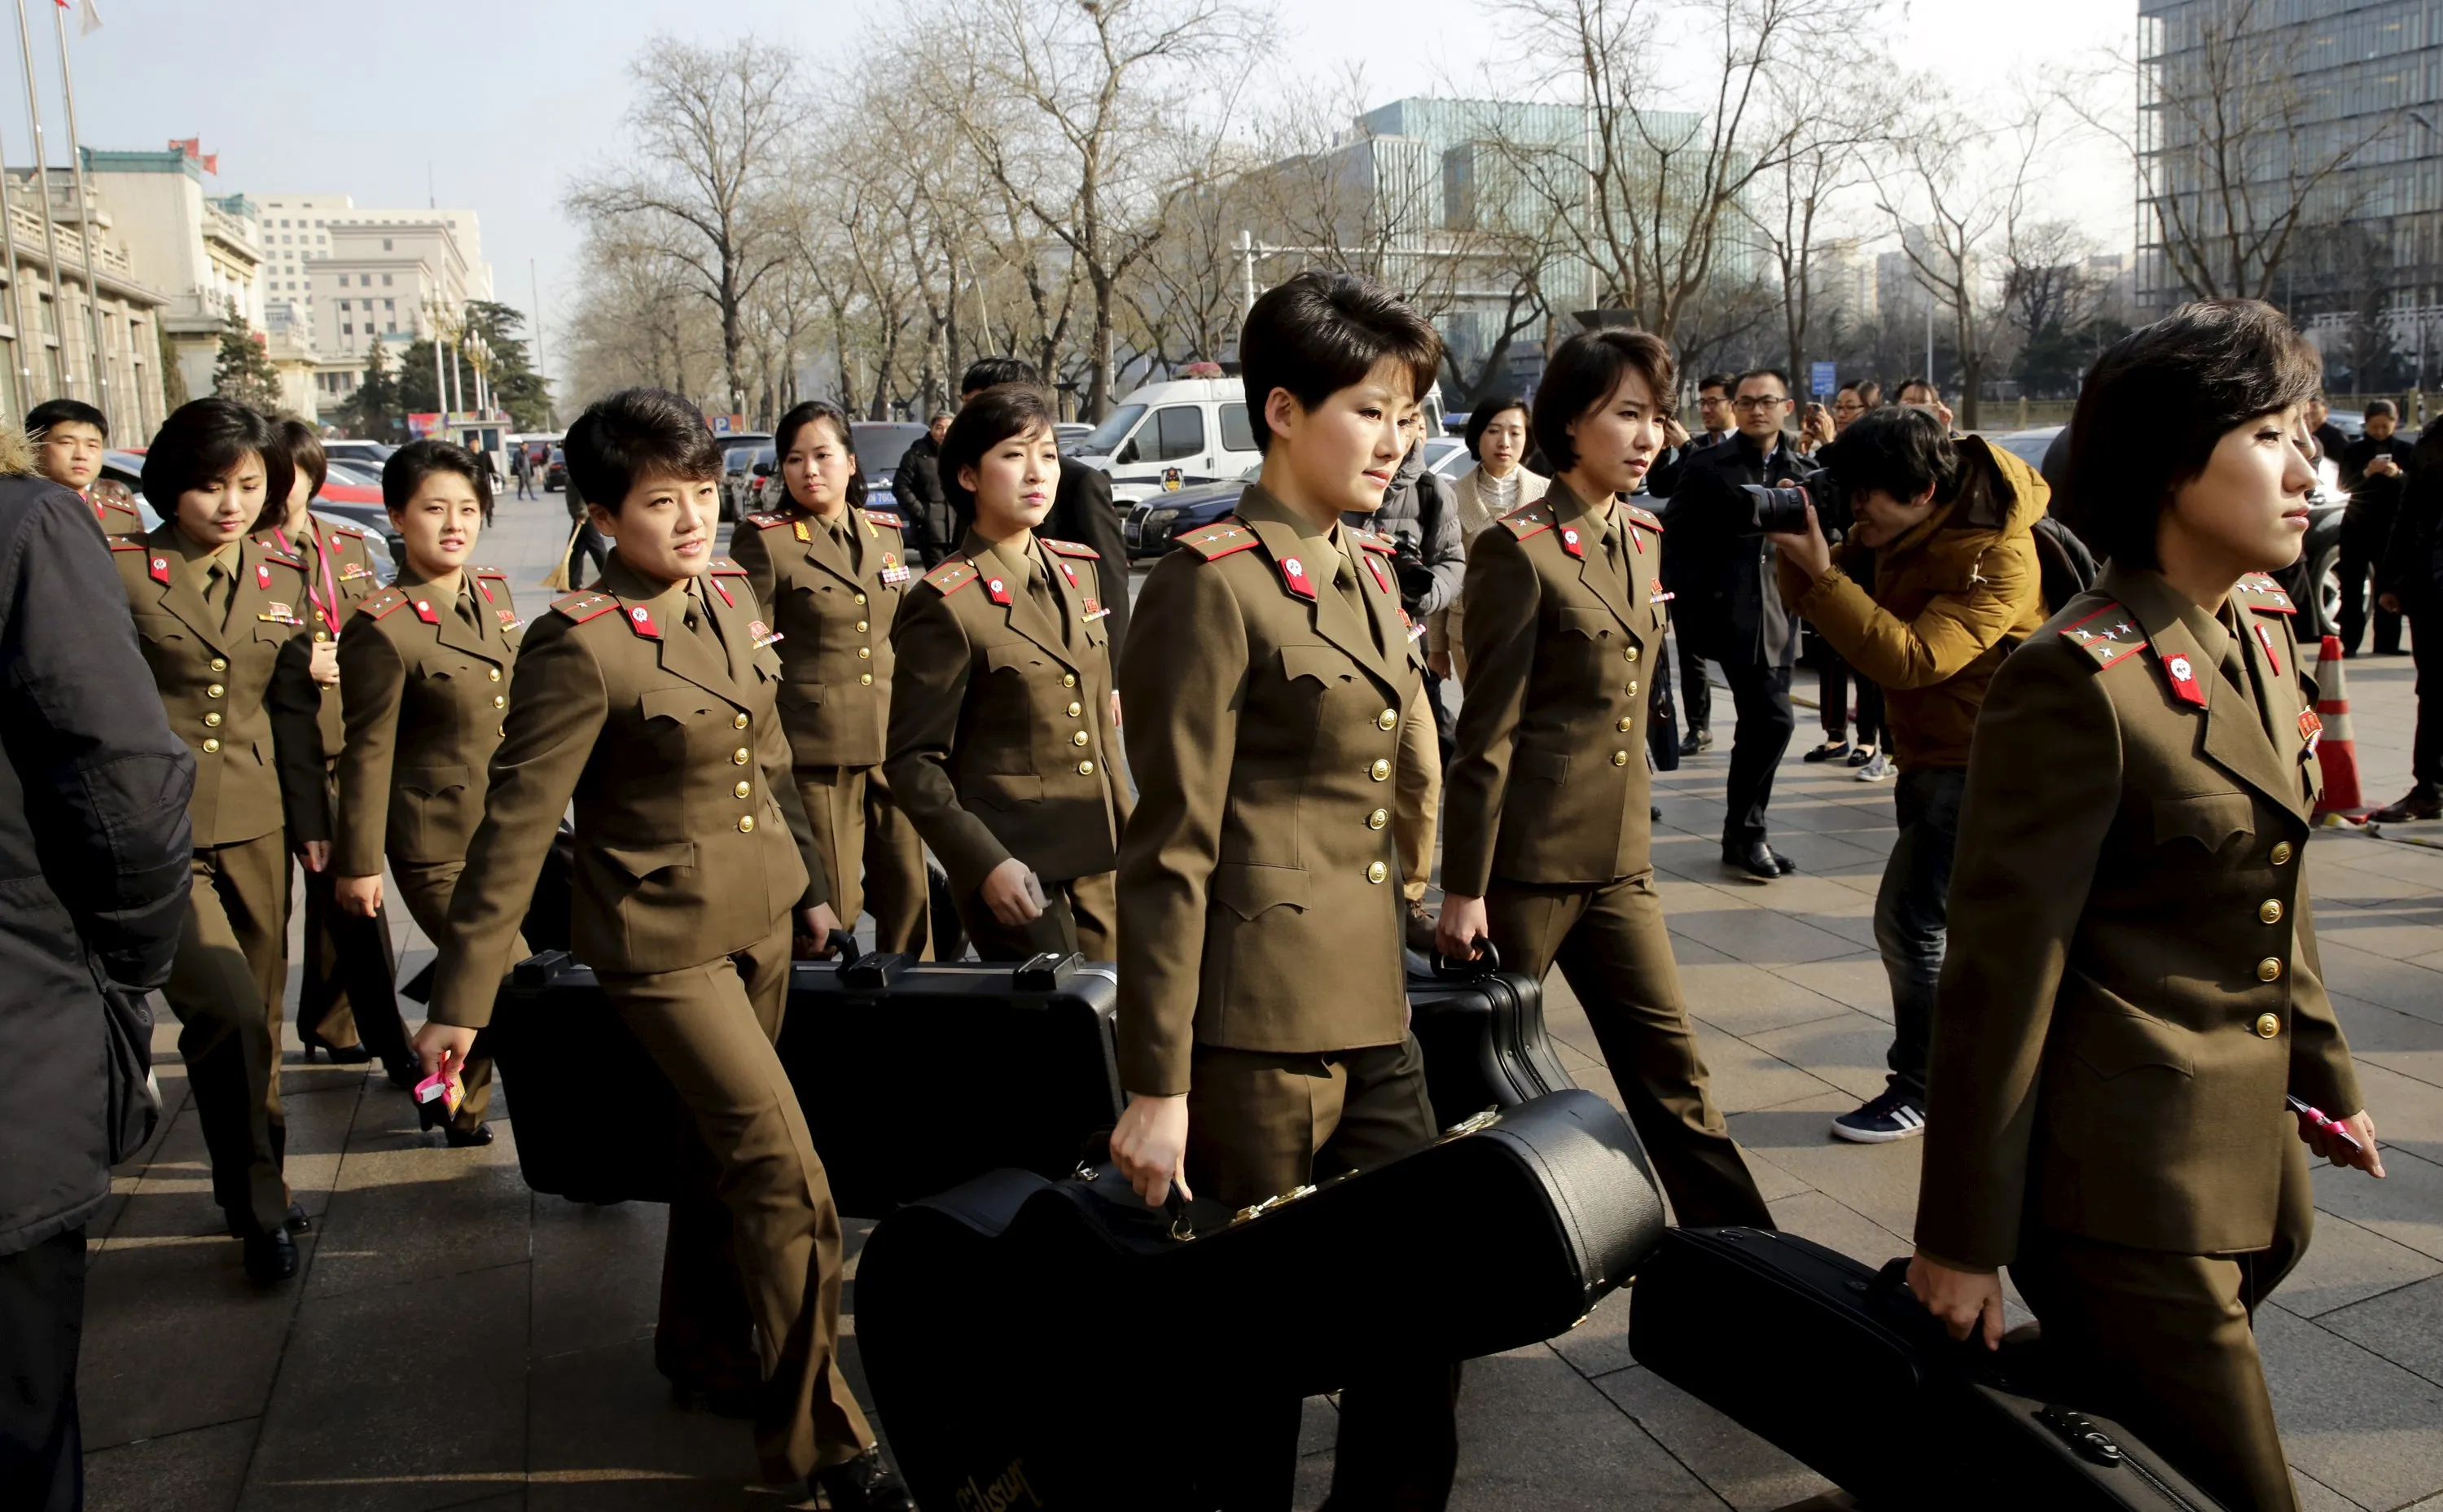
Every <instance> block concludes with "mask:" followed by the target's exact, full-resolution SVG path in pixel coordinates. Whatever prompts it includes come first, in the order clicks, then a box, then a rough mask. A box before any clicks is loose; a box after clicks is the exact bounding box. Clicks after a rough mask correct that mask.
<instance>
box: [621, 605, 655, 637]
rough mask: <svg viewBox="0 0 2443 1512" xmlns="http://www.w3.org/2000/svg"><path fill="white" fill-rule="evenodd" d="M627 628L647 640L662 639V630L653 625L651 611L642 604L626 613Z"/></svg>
mask: <svg viewBox="0 0 2443 1512" xmlns="http://www.w3.org/2000/svg"><path fill="white" fill-rule="evenodd" d="M628 627H629V628H631V629H633V630H634V631H635V632H636V633H637V634H639V635H642V636H644V637H646V638H647V639H649V640H655V641H658V640H660V639H661V638H662V628H661V627H660V626H658V625H656V624H654V623H653V611H652V610H650V609H647V608H646V607H645V606H644V605H642V604H639V605H637V606H636V607H635V608H634V609H632V610H629V611H628Z"/></svg>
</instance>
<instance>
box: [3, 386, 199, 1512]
mask: <svg viewBox="0 0 2443 1512" xmlns="http://www.w3.org/2000/svg"><path fill="white" fill-rule="evenodd" d="M31 471H32V466H31V464H30V463H29V462H28V458H27V454H26V451H25V447H24V445H23V443H21V442H19V441H18V440H17V439H16V437H15V436H14V434H13V433H10V434H9V435H7V436H6V437H0V751H5V754H6V757H7V759H6V760H5V761H0V1066H7V1067H8V1076H9V1094H8V1096H7V1097H5V1098H0V1151H5V1152H7V1157H6V1159H0V1506H6V1507H12V1508H13V1507H26V1508H33V1509H41V1512H52V1509H55V1508H59V1509H64V1508H73V1507H75V1506H78V1505H80V1504H81V1503H82V1498H83V1456H82V1443H81V1440H80V1437H79V1433H78V1427H77V1405H76V1372H77V1350H78V1345H79V1342H80V1339H81V1338H82V1335H83V1328H84V1269H85V1260H84V1237H85V1236H84V1230H85V1225H86V1224H87V1223H88V1222H90V1221H91V1220H92V1218H93V1216H94V1214H95V1213H96V1212H98V1211H101V1205H102V1203H103V1201H104V1200H105V1199H106V1198H107V1197H108V1196H109V1194H110V1161H111V1145H112V1140H113V1122H114V1120H112V1119H111V1116H110V1115H111V1109H112V1104H113V1101H114V1092H116V1093H117V1094H118V1096H119V1102H120V1104H121V1105H122V1106H124V1105H126V1104H127V1102H129V1101H130V1100H131V1099H134V1098H137V1097H140V1096H143V1095H144V1093H143V1091H142V1086H143V1084H142V1082H141V1080H140V1077H141V1071H140V1070H139V1069H138V1066H139V1065H140V1062H141V1057H142V1056H143V1055H145V1054H148V1053H149V1051H150V1045H151V1028H150V1025H149V1024H147V1023H143V1022H141V1018H142V1014H141V1011H140V1010H139V1009H138V1007H137V1005H138V1002H139V1000H140V994H142V993H145V992H148V991H150V990H152V989H154V988H156V987H159V986H160V985H161V984H162V983H164V982H166V981H168V980H169V977H170V961H171V957H172V956H174V954H175V953H176V951H177V948H178V929H179V925H180V923H181V921H182V920H184V919H185V918H186V901H187V884H188V871H189V865H188V863H189V860H190V856H191V849H190V846H189V831H188V823H187V799H188V794H189V792H191V790H192V789H193V787H194V782H195V762H194V757H193V756H191V755H189V754H188V751H187V748H186V746H185V745H184V744H182V743H181V742H180V741H179V740H178V738H176V737H175V736H174V735H172V734H171V733H170V723H169V720H168V717H167V716H165V715H164V714H163V713H162V712H161V704H160V702H159V701H157V700H156V699H155V698H153V697H152V696H151V687H152V674H151V673H150V672H149V671H147V670H146V668H145V665H144V659H143V657H142V655H141V654H139V653H138V650H137V648H136V629H135V626H134V624H133V622H131V621H130V620H129V619H128V617H127V611H126V610H125V608H124V607H123V606H124V604H125V602H126V600H125V597H124V595H123V594H122V593H121V592H120V590H119V573H118V570H117V569H116V568H114V567H113V566H112V565H111V561H110V553H109V551H108V549H107V548H106V547H104V546H103V544H102V537H101V530H100V529H99V528H98V527H97V526H96V525H95V523H94V518H93V511H92V509H91V508H90V507H88V506H87V505H86V504H85V502H84V501H83V500H81V499H79V498H78V497H77V496H76V495H75V494H74V493H73V492H71V491H69V490H68V489H66V488H64V487H61V486H60V485H58V484H56V483H48V482H46V481H44V480H42V479H40V478H34V477H30V476H28V474H30V473H31ZM131 688H138V689H142V690H144V691H143V692H142V694H140V695H139V696H135V697H130V696H129V693H128V690H129V689H131ZM105 993H108V994H109V995H108V996H107V997H106V996H105ZM114 1015H117V1017H116V1019H115V1020H114ZM115 1044H116V1045H117V1046H118V1047H120V1048H122V1049H123V1051H124V1052H125V1053H123V1054H119V1055H114V1054H113V1053H112V1051H113V1047H114V1045H115ZM114 1075H115V1076H116V1082H117V1085H116V1086H115V1087H114Z"/></svg>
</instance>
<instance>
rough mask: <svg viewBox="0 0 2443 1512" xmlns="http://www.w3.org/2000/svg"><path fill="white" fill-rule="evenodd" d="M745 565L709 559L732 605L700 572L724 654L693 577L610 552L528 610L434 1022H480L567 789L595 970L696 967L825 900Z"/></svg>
mask: <svg viewBox="0 0 2443 1512" xmlns="http://www.w3.org/2000/svg"><path fill="white" fill-rule="evenodd" d="M735 571H736V569H735V567H734V565H733V564H731V563H729V562H727V561H726V560H721V559H716V560H715V562H714V564H713V568H712V572H713V573H714V574H723V575H721V576H720V577H719V579H718V583H719V585H720V586H722V587H726V588H727V589H728V590H729V600H728V601H727V602H725V601H724V599H723V598H722V595H721V594H720V592H718V591H717V589H716V587H715V581H714V579H713V578H711V577H710V576H707V578H705V579H699V580H698V582H699V583H701V584H702V588H701V594H702V596H701V597H700V598H699V599H698V600H697V602H698V603H699V605H700V606H701V609H702V610H703V611H704V612H706V613H708V614H710V615H711V617H712V622H713V625H714V627H715V628H716V629H717V631H718V635H719V641H720V648H719V650H718V651H716V649H715V648H714V647H712V646H709V645H707V643H706V641H705V639H704V638H703V637H702V636H699V635H697V634H694V633H691V632H690V631H689V630H688V629H687V628H685V626H686V620H685V616H686V613H687V609H688V603H689V585H687V584H678V585H673V586H670V587H667V588H665V587H662V586H660V585H657V584H653V583H652V582H650V581H648V580H646V579H643V578H640V577H638V576H637V575H636V574H634V573H631V572H630V571H629V570H628V568H627V566H626V564H625V563H623V562H622V561H621V560H620V559H619V556H618V555H617V553H616V552H614V553H613V554H612V556H611V559H610V562H609V563H608V565H607V566H606V568H605V570H604V574H603V580H602V585H601V588H600V589H599V590H597V591H594V592H580V593H571V594H569V595H567V596H566V597H563V598H561V599H560V600H559V601H558V602H557V603H555V604H554V605H553V607H552V610H551V612H549V613H545V614H541V615H538V616H536V618H535V621H534V624H533V626H532V627H531V628H528V630H527V631H526V635H525V640H524V644H523V645H522V646H521V647H519V648H518V661H517V682H516V688H517V697H516V698H514V699H513V700H511V701H510V703H509V714H508V721H507V726H506V728H507V731H508V733H507V735H506V736H505V737H504V738H502V741H501V746H500V749H499V751H498V752H497V753H496V754H495V756H494V758H493V761H492V765H491V774H492V786H491V790H490V792H488V793H487V795H486V800H485V806H484V820H483V823H482V824H481V825H480V826H479V827H478V828H477V829H476V831H475V838H474V841H473V843H472V844H471V845H470V846H469V847H468V852H467V870H466V872H465V873H464V874H463V875H462V876H461V877H460V878H459V881H458V885H457V888H456V891H455V892H454V894H453V895H452V897H451V899H450V938H449V940H448V941H447V942H446V943H445V944H444V946H443V948H442V952H441V959H440V962H439V964H438V965H437V967H436V968H435V972H434V979H433V995H432V1017H433V1018H434V1019H435V1020H436V1021H438V1022H441V1023H445V1024H460V1025H468V1026H478V1027H479V1026H481V1025H482V1024H484V1023H485V1022H487V1019H488V1017H489V1015H490V1012H491V1007H492V998H493V996H494V995H495V993H496V992H497V990H498V988H499V985H500V979H501V973H502V972H503V971H504V970H505V969H506V968H507V966H508V965H509V962H508V960H507V959H506V957H507V955H508V950H509V944H510V941H511V940H512V939H513V938H515V937H516V935H517V930H518V926H519V923H520V922H521V920H523V918H524V912H525V905H526V901H527V900H528V899H529V898H530V897H531V896H532V895H533V892H534V883H535V877H536V874H537V873H538V872H539V871H540V870H541V869H542V859H543V854H544V852H545V851H546V850H548V849H549V848H550V847H551V839H552V834H553V832H554V830H555V829H558V827H559V824H560V815H561V814H562V813H563V812H564V811H566V810H567V809H568V807H569V805H570V803H571V801H572V800H574V802H575V804H576V827H577V836H578V845H577V865H576V873H575V878H574V885H575V893H576V897H575V900H574V904H573V907H572V909H571V922H572V927H573V930H574V934H575V940H574V944H575V953H576V955H577V956H578V957H579V959H581V960H583V961H585V962H586V963H587V964H589V965H591V966H593V967H595V968H596V969H597V970H600V971H612V972H670V971H680V970H685V969H687V968H689V967H694V966H700V965H703V964H704V963H706V962H707V961H712V960H717V959H719V958H721V957H722V956H728V955H731V954H733V953H735V952H738V951H742V950H744V949H746V948H748V947H749V946H752V945H755V944H758V943H760V942H761V941H762V940H765V939H768V938H771V935H772V932H773V931H774V929H776V928H777V927H780V925H781V920H783V919H784V918H785V917H786V916H787V914H788V912H789V910H791V909H792V908H795V907H799V906H802V905H811V904H813V903H817V902H826V901H828V900H827V899H826V897H825V892H824V884H823V881H822V878H823V872H822V869H821V866H820V860H821V858H820V857H819V856H817V855H815V854H814V840H813V835H812V832H811V830H810V829H809V828H808V826H807V823H806V816H805V811H804V810H803V808H802V806H801V805H800V804H799V800H798V790H797V787H796V785H795V784H794V783H792V782H790V781H789V780H788V778H789V745H788V738H787V736H785V735H783V734H782V733H781V721H780V720H779V719H778V718H777V717H776V715H775V695H776V693H777V691H778V689H779V688H780V685H781V659H780V658H779V657H778V656H777V655H775V654H774V653H773V651H772V649H771V647H761V648H759V647H756V646H755V644H754V639H755V638H754V633H753V631H752V630H751V629H750V628H749V627H750V625H751V623H752V622H753V621H754V620H756V619H757V618H759V617H760V615H759V613H758V611H757V609H756V605H755V599H754V595H753V593H752V592H749V591H747V590H746V579H745V577H744V574H739V575H735V576H732V575H727V574H731V573H734V572H735ZM638 609H642V610H645V611H646V619H645V620H644V621H639V620H637V619H635V618H634V615H633V612H632V611H633V610H638ZM741 714H744V715H746V716H747V717H748V719H749V721H750V723H751V725H752V727H753V730H754V741H755V743H754V745H753V747H752V750H751V756H750V759H751V760H752V761H753V762H754V764H755V768H756V771H757V773H758V774H759V777H758V779H757V783H756V785H757V786H758V787H759V788H761V789H762V792H760V793H758V794H757V796H756V797H755V798H754V799H753V800H752V802H753V811H752V812H750V813H745V814H742V813H740V812H739V801H738V799H737V797H736V796H735V795H734V793H735V789H736V786H737V783H738V780H739V772H738V767H739V766H741V765H744V762H740V761H737V760H736V759H735V758H734V756H733V754H732V753H733V752H734V751H736V750H737V749H738V739H739V731H738V729H737V726H736V724H735V723H734V722H733V721H734V720H736V718H737V716H739V715H741ZM810 861H811V862H812V863H814V865H813V867H812V870H811V873H810V870H809V862H810ZM810 875H811V880H810Z"/></svg>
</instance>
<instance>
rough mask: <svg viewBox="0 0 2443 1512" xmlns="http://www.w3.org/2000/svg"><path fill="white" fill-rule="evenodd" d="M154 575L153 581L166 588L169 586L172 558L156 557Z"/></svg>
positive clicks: (153, 567)
mask: <svg viewBox="0 0 2443 1512" xmlns="http://www.w3.org/2000/svg"><path fill="white" fill-rule="evenodd" d="M152 574H153V581H155V582H156V583H159V584H162V585H163V586H164V587H166V586H168V584H169V581H170V558H168V557H167V556H156V557H154V558H153V566H152Z"/></svg>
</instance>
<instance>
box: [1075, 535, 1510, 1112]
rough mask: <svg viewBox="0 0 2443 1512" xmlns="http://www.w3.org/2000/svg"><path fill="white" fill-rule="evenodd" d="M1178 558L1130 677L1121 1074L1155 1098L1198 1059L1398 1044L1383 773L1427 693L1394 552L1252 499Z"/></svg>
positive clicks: (1134, 645) (1144, 612) (1393, 896)
mask: <svg viewBox="0 0 2443 1512" xmlns="http://www.w3.org/2000/svg"><path fill="white" fill-rule="evenodd" d="M1178 544H1179V546H1180V548H1181V549H1180V550H1177V551H1174V552H1172V553H1171V554H1170V555H1169V556H1166V557H1165V558H1164V559H1163V561H1162V563H1161V565H1160V566H1158V567H1156V568H1155V569H1154V570H1153V573H1152V574H1151V575H1150V576H1148V578H1147V580H1146V585H1145V589H1144V591H1143V592H1140V593H1139V594H1138V595H1137V605H1136V619H1135V622H1134V623H1133V624H1132V625H1131V626H1130V629H1129V645H1128V651H1127V653H1126V655H1125V656H1124V657H1123V658H1122V662H1121V666H1120V698H1121V703H1122V706H1123V709H1124V711H1125V714H1126V717H1127V720H1128V727H1127V735H1128V742H1129V765H1130V771H1131V772H1133V773H1134V774H1135V775H1136V779H1137V811H1136V814H1135V816H1134V818H1133V819H1132V820H1131V821H1130V826H1129V831H1128V835H1127V837H1126V839H1125V840H1124V842H1123V843H1122V846H1121V848H1120V865H1119V871H1120V875H1119V908H1120V997H1119V1040H1120V1074H1121V1078H1122V1080H1123V1081H1124V1083H1125V1084H1127V1087H1128V1089H1129V1090H1130V1091H1131V1092H1137V1093H1142V1094H1146V1095H1148V1096H1173V1095H1176V1094H1179V1093H1184V1092H1185V1091H1186V1090H1187V1089H1188V1084H1189V1070H1188V1063H1189V1053H1190V1046H1191V1044H1203V1045H1211V1046H1222V1047H1231V1048H1236V1049H1249V1050H1272V1051H1279V1052H1292V1053H1295V1052H1312V1051H1320V1050H1340V1049H1355V1048H1359V1047H1365V1046H1369V1045H1391V1044H1396V1043H1398V1041H1399V1040H1400V1038H1401V1036H1402V1035H1403V1034H1404V1033H1405V1013H1406V1007H1407V1001H1406V993H1405V978H1404V974H1403V973H1402V971H1401V965H1400V946H1401V938H1400V937H1401V913H1402V910H1401V896H1400V886H1399V884H1400V870H1399V860H1398V857H1397V856H1396V855H1395V854H1394V852H1393V850H1392V845H1391V832H1390V829H1389V825H1390V818H1391V802H1392V796H1391V795H1392V784H1391V778H1392V773H1393V770H1394V768H1395V767H1396V765H1397V764H1398V761H1399V743H1400V718H1401V711H1402V709H1403V708H1404V707H1405V703H1406V701H1408V700H1409V699H1412V698H1417V697H1421V696H1422V693H1423V688H1424V683H1423V681H1422V676H1421V671H1422V666H1423V663H1422V660H1421V650H1420V647H1418V646H1417V643H1416V642H1415V641H1414V640H1413V639H1412V638H1411V637H1410V635H1409V633H1408V630H1409V626H1408V623H1407V618H1406V616H1405V614H1403V613H1402V612H1401V610H1400V593H1399V584H1398V582H1397V580H1396V579H1395V578H1394V577H1393V576H1392V574H1391V571H1390V558H1389V556H1388V555H1387V553H1388V549H1389V543H1388V542H1385V541H1378V540H1376V539H1375V537H1370V536H1365V535H1362V534H1360V533H1358V532H1355V531H1350V530H1346V529H1345V528H1343V527H1341V526H1338V525H1337V524H1335V525H1334V526H1333V528H1332V531H1331V532H1329V533H1326V534H1322V535H1317V534H1315V533H1314V527H1313V525H1312V524H1311V523H1310V522H1308V521H1307V520H1306V519H1302V518H1301V517H1299V516H1298V515H1297V514H1295V512H1293V511H1292V510H1291V509H1290V508H1289V507H1288V506H1287V505H1285V504H1282V503H1280V502H1279V501H1277V500H1275V499H1273V498H1272V496H1270V495H1269V494H1267V493H1265V492H1264V491H1263V490H1262V489H1261V488H1259V487H1250V488H1249V489H1248V490H1247V492H1246V494H1245V495H1244V497H1242V498H1241V499H1240V502H1239V512H1238V514H1237V515H1236V516H1232V517H1227V518H1224V519H1221V520H1220V521H1218V522H1216V523H1214V524H1212V525H1207V526H1204V527H1203V528H1201V529H1198V530H1192V531H1189V532H1188V533H1187V534H1185V536H1182V537H1179V542H1178ZM1344 562H1345V563H1347V564H1348V565H1349V567H1350V571H1351V572H1352V573H1353V574H1354V578H1355V582H1356V586H1357V590H1358V592H1359V595H1360V597H1361V598H1362V600H1363V602H1364V605H1365V609H1364V612H1363V617H1361V615H1360V611H1359V610H1357V609H1355V608H1353V607H1352V606H1351V605H1350V602H1349V599H1348V597H1347V595H1346V594H1345V592H1343V591H1342V590H1341V588H1340V587H1339V586H1337V585H1338V580H1339V576H1340V570H1341V567H1342V565H1343V563H1344ZM1471 612H1473V610H1471Z"/></svg>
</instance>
